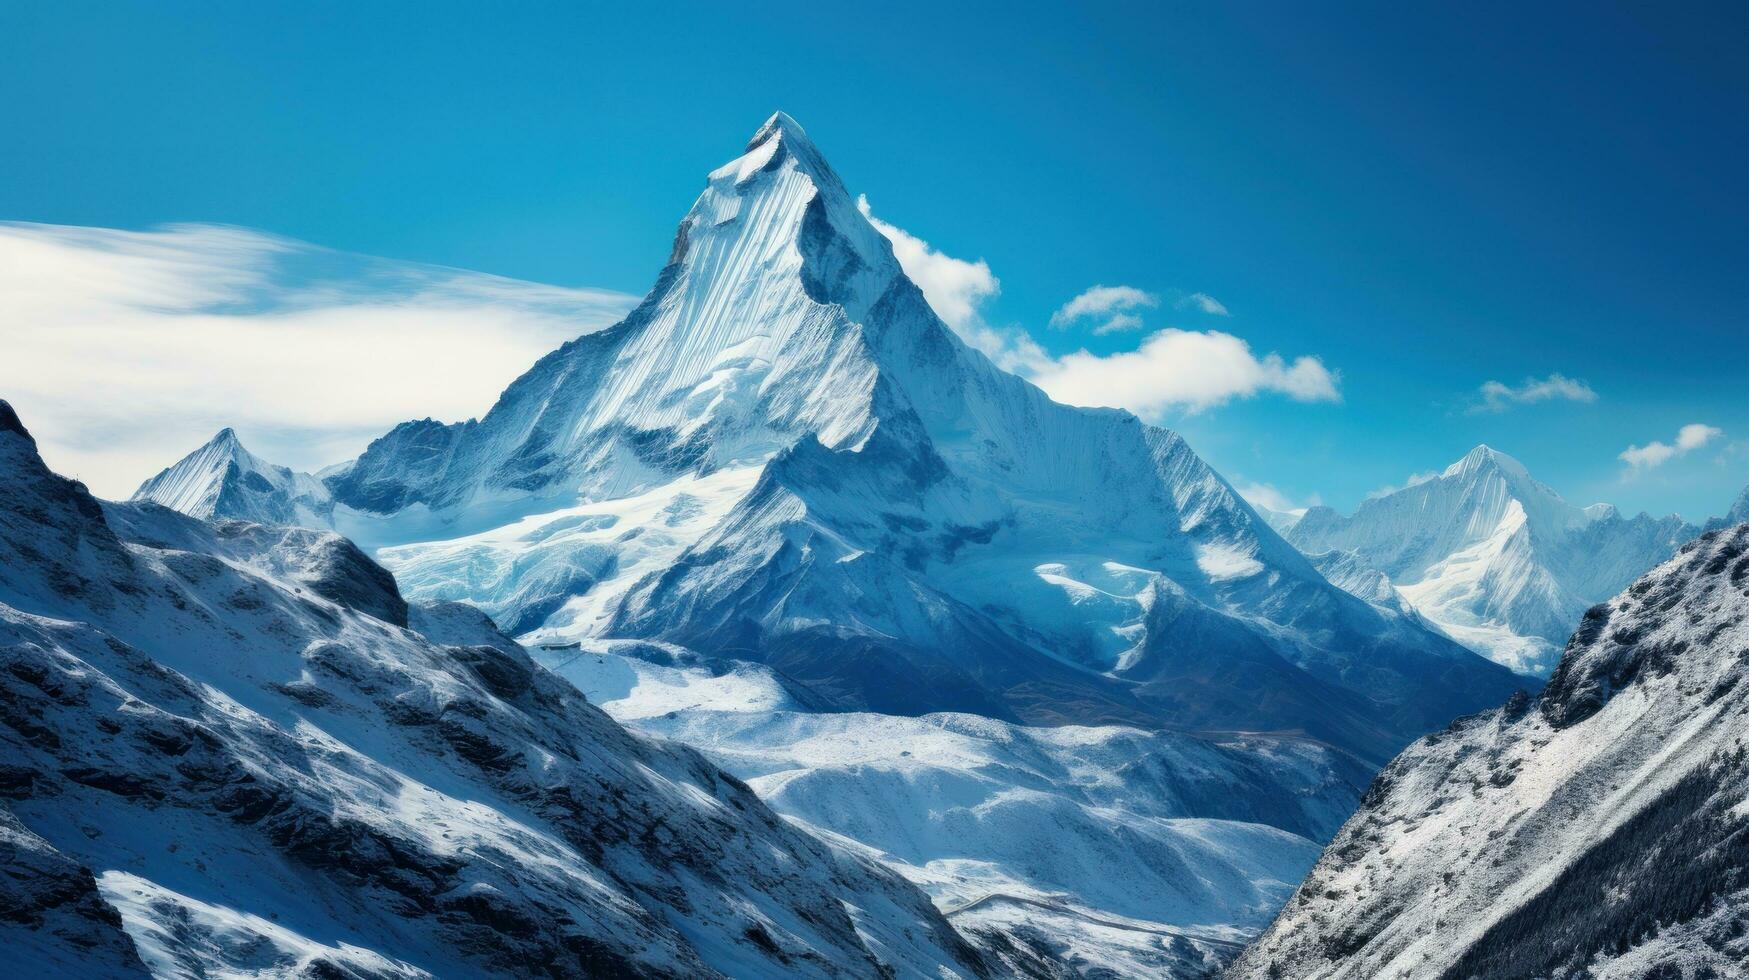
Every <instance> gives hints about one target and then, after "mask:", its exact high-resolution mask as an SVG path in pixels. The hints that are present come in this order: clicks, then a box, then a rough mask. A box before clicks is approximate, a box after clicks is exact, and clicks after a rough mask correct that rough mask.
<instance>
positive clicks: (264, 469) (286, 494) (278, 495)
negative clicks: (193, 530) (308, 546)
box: [133, 429, 334, 528]
mask: <svg viewBox="0 0 1749 980" xmlns="http://www.w3.org/2000/svg"><path fill="white" fill-rule="evenodd" d="M133 499H135V500H142V501H151V502H152V503H155V504H161V505H163V506H165V507H168V508H170V509H171V510H174V511H179V512H181V513H184V514H187V515H189V516H190V517H198V518H200V519H201V520H213V519H217V518H233V519H236V520H243V521H253V522H254V523H257V524H296V525H303V526H305V527H324V528H325V527H328V526H329V525H330V524H331V523H332V521H333V511H334V501H333V499H332V498H331V497H330V495H329V493H328V488H327V487H325V486H323V485H322V482H321V481H320V480H317V479H316V478H315V477H313V476H311V475H309V474H307V473H297V472H294V471H292V470H290V469H287V468H286V467H284V466H277V465H275V464H273V463H269V462H267V461H265V460H263V459H261V458H260V457H258V456H256V455H255V454H253V453H251V452H249V451H248V450H247V449H244V448H243V444H242V442H240V441H239V440H238V439H237V433H236V432H234V431H232V430H231V429H222V430H220V432H219V434H218V435H216V436H213V438H212V439H211V441H209V442H208V443H207V444H206V445H204V446H202V447H200V448H199V449H197V450H195V451H194V452H192V453H189V454H188V455H187V456H184V457H183V458H182V459H180V460H178V461H177V462H176V464H175V465H173V466H171V467H170V468H169V469H166V470H164V471H163V472H161V473H159V474H158V475H157V476H154V477H152V478H151V479H150V480H147V481H146V482H145V483H143V484H141V485H140V488H139V489H138V490H136V491H134V496H133Z"/></svg>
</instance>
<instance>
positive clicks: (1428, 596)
mask: <svg viewBox="0 0 1749 980" xmlns="http://www.w3.org/2000/svg"><path fill="white" fill-rule="evenodd" d="M1286 533H1287V537H1288V540H1290V541H1292V542H1293V543H1294V544H1295V545H1297V546H1298V547H1300V548H1301V549H1302V550H1304V551H1306V552H1307V553H1309V554H1318V553H1322V552H1325V551H1332V550H1334V551H1346V552H1352V553H1353V554H1354V556H1355V558H1357V559H1358V561H1359V562H1360V563H1362V564H1364V565H1370V566H1372V567H1373V568H1376V569H1378V570H1379V571H1381V572H1383V573H1384V574H1385V575H1386V576H1387V577H1388V578H1389V579H1390V581H1391V582H1392V583H1394V584H1395V585H1396V587H1397V589H1398V590H1399V591H1400V592H1401V593H1402V595H1403V597H1404V598H1406V599H1407V600H1408V601H1409V603H1410V604H1411V605H1413V606H1414V608H1415V609H1416V610H1417V611H1419V612H1420V613H1421V614H1422V615H1423V616H1425V617H1426V618H1427V619H1428V620H1430V621H1432V622H1433V623H1435V624H1437V625H1438V626H1439V627H1440V628H1441V629H1443V630H1444V631H1445V632H1446V633H1448V634H1449V635H1451V636H1452V637H1453V638H1455V639H1457V640H1458V641H1459V642H1461V643H1464V644H1465V645H1467V646H1469V647H1471V648H1472V649H1475V650H1477V651H1479V652H1481V653H1484V654H1486V655H1487V656H1488V657H1490V658H1492V659H1493V660H1495V661H1497V662H1499V663H1501V664H1504V665H1505V666H1507V667H1510V668H1512V669H1513V670H1515V671H1518V672H1520V673H1524V674H1530V675H1533V676H1539V677H1540V676H1546V675H1547V674H1548V672H1549V671H1550V670H1552V669H1553V668H1554V665H1555V660H1556V659H1557V657H1558V656H1559V654H1560V644H1561V643H1562V642H1563V641H1564V640H1565V638H1566V637H1567V635H1568V634H1569V633H1571V632H1572V630H1573V627H1574V626H1575V625H1577V624H1578V622H1579V616H1580V614H1582V613H1583V612H1584V611H1585V609H1586V608H1588V607H1589V606H1591V605H1592V604H1593V603H1596V602H1598V601H1600V600H1602V599H1604V598H1605V597H1607V596H1610V595H1613V594H1614V593H1615V592H1617V591H1619V590H1620V589H1621V588H1622V587H1624V586H1625V585H1627V584H1628V583H1629V582H1631V581H1633V580H1634V578H1635V577H1636V576H1638V575H1640V574H1641V573H1643V572H1644V571H1645V570H1646V569H1648V568H1651V567H1652V566H1653V565H1656V564H1657V563H1659V562H1660V561H1663V560H1664V559H1665V558H1667V557H1669V556H1670V554H1671V553H1672V552H1673V551H1674V550H1675V549H1676V547H1677V546H1678V545H1680V544H1682V543H1683V542H1684V541H1687V540H1688V539H1690V538H1692V537H1693V536H1694V535H1695V534H1697V533H1699V529H1698V528H1695V527H1693V526H1692V525H1689V524H1687V523H1685V522H1683V521H1682V520H1681V519H1680V518H1677V517H1675V516H1671V517H1666V518H1663V519H1657V518H1653V517H1651V516H1649V515H1646V514H1640V515H1638V516H1636V517H1632V518H1624V517H1622V516H1621V515H1620V514H1618V513H1617V512H1616V510H1615V508H1613V507H1609V506H1607V505H1598V506H1595V507H1587V508H1579V507H1575V506H1573V505H1571V504H1568V503H1567V502H1566V501H1565V500H1562V499H1561V497H1560V496H1559V495H1558V494H1556V493H1555V492H1554V491H1553V490H1551V489H1549V488H1548V487H1546V486H1544V485H1543V484H1541V483H1539V482H1537V481H1536V480H1535V479H1533V478H1532V477H1531V475H1530V473H1529V472H1528V471H1527V470H1526V469H1525V468H1524V466H1523V465H1522V464H1520V463H1519V462H1518V461H1517V460H1515V459H1513V458H1512V457H1510V456H1507V455H1506V454H1505V453H1501V452H1499V451H1497V450H1494V449H1490V448H1488V447H1487V446H1477V447H1476V448H1475V449H1474V450H1472V451H1471V452H1470V453H1469V454H1468V455H1467V456H1465V457H1464V458H1463V459H1461V460H1458V461H1457V462H1456V463H1453V464H1452V465H1451V466H1449V467H1447V468H1446V470H1445V472H1443V473H1441V474H1440V475H1439V476H1437V477H1435V478H1433V479H1431V480H1427V481H1425V482H1423V483H1418V484H1415V485H1413V486H1410V487H1407V488H1405V489H1403V490H1399V491H1397V492H1395V493H1392V494H1388V495H1386V496H1383V497H1378V498H1375V499H1372V500H1368V501H1366V502H1365V503H1363V504H1361V505H1360V508H1359V509H1358V510H1357V511H1355V513H1354V515H1353V516H1351V517H1343V516H1341V515H1339V514H1337V513H1336V512H1335V511H1334V510H1331V509H1330V508H1328V507H1314V508H1311V509H1310V510H1308V511H1307V512H1306V514H1305V515H1304V516H1303V517H1302V518H1301V519H1300V520H1299V521H1297V522H1296V523H1295V524H1294V525H1293V526H1292V527H1291V528H1290V529H1289V530H1288V531H1287V532H1286Z"/></svg>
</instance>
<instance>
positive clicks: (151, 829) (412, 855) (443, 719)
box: [0, 402, 1013, 977]
mask: <svg viewBox="0 0 1749 980" xmlns="http://www.w3.org/2000/svg"><path fill="white" fill-rule="evenodd" d="M0 746H3V747H4V754H3V756H0V759H3V762H0V798H3V800H4V803H3V804H0V840H3V841H4V843H5V850H6V854H7V855H8V857H7V859H6V860H5V862H4V863H3V865H0V937H4V939H5V949H6V952H5V954H4V960H5V962H6V964H7V971H8V975H11V976H20V977H23V976H90V977H130V976H142V977H143V976H146V975H148V974H149V975H153V976H161V977H193V976H242V975H250V976H308V977H339V976H347V977H431V976H439V977H453V976H506V977H509V976H528V975H530V973H531V972H532V973H541V974H546V975H552V976H628V977H630V976H652V977H655V976H663V977H668V976H677V975H685V976H716V975H723V974H726V975H732V976H776V975H784V976H792V975H801V976H838V977H865V976H878V975H905V976H929V977H936V976H957V977H974V976H986V975H1007V974H1008V973H1010V972H1011V970H1012V969H1013V967H1011V966H1006V965H1003V961H1002V960H1001V959H999V958H996V957H994V956H986V955H985V954H983V953H980V952H979V951H977V950H976V949H974V948H973V947H972V946H971V945H970V944H968V943H967V942H966V941H965V940H964V939H963V938H962V937H961V936H960V935H959V934H958V933H957V932H956V931H955V930H954V929H953V928H952V927H951V926H949V925H948V923H947V922H946V921H945V919H944V918H943V917H942V916H941V915H940V914H939V913H938V912H937V911H936V909H935V908H934V906H933V905H932V904H931V903H930V901H929V900H928V899H927V898H926V897H925V896H924V895H923V893H922V892H920V891H918V890H917V889H916V888H914V887H913V886H911V885H910V884H908V883H906V882H905V881H903V880H902V879H900V878H899V877H898V876H896V875H894V874H893V873H891V872H889V871H887V870H886V869H885V868H883V867H882V866H881V865H879V864H878V863H876V862H874V861H871V860H869V859H868V858H866V857H864V856H860V855H858V854H855V853H852V852H850V851H848V850H846V849H844V848H843V847H840V846H836V845H833V844H831V843H828V842H826V841H824V840H822V839H821V838H819V837H817V836H815V835H813V834H809V833H807V832H805V831H803V830H801V829H799V828H797V827H795V826H793V825H791V824H790V823H789V822H787V821H785V820H783V819H782V818H780V817H778V816H777V815H776V814H775V813H773V812H772V811H771V810H770V809H769V808H767V807H766V806H765V805H764V804H763V803H761V802H760V800H759V798H758V797H757V796H755V795H754V794H753V793H752V792H751V791H750V790H749V789H748V788H747V787H746V786H745V785H744V784H743V783H741V782H740V781H739V780H737V779H735V778H734V777H732V776H729V775H726V774H725V773H723V772H721V771H720V770H718V769H716V768H715V767H713V766H712V765H710V764H709V763H707V762H706V761H704V760H703V759H702V758H700V757H699V756H698V755H697V754H696V753H694V752H692V751H691V750H689V749H685V748H683V747H680V746H678V745H675V744H673V743H669V742H664V741H654V740H649V739H645V738H642V737H639V736H636V735H632V734H630V733H628V732H626V731H625V730H624V729H622V728H621V727H620V726H619V725H617V724H615V723H614V722H613V721H612V720H610V719H609V718H608V717H607V716H606V715H604V714H602V713H601V712H600V711H599V710H597V709H595V708H594V707H591V706H590V705H589V704H588V703H586V702H585V700H584V699H583V697H582V696H581V695H579V694H578V693H577V692H576V690H575V689H574V688H573V687H571V686H570V685H569V684H566V683H564V682H563V681H560V680H558V679H557V678H554V677H552V676H551V675H550V674H548V673H547V672H546V671H544V670H542V669H540V668H538V667H536V666H535V665H533V664H532V663H530V662H529V660H528V658H527V656H526V655H525V654H524V653H522V651H521V650H520V649H519V648H518V647H516V646H515V645H514V644H512V643H510V642H509V641H508V640H506V639H505V638H504V637H503V636H501V635H500V634H498V633H497V632H496V630H494V629H493V628H492V627H491V624H490V622H489V621H488V620H487V619H486V618H485V617H484V616H482V615H481V614H480V613H479V612H477V611H475V610H472V609H468V608H466V607H462V606H454V605H441V604H440V605H433V606H419V605H415V606H413V607H411V608H410V607H409V605H408V604H407V603H406V602H405V601H404V600H403V599H402V597H401V596H400V594H399V593H398V592H397V590H396V587H395V583H394V579H393V578H391V577H390V576H389V575H388V574H387V573H386V572H384V571H383V570H382V569H381V568H379V567H378V566H376V565H375V564H373V563H372V562H371V561H370V560H369V559H368V558H366V557H365V556H364V555H363V554H362V553H361V552H359V551H358V549H357V548H355V547H354V546H353V545H352V544H351V543H350V542H348V541H346V540H345V539H343V538H340V537H339V536H337V535H335V534H333V533H332V532H324V531H313V530H306V529H299V528H269V527H264V526H261V525H257V524H250V523H244V522H238V521H221V522H219V523H217V524H208V523H203V522H201V521H197V520H194V519H192V518H189V517H185V516H183V515H181V514H178V513H175V512H173V511H170V510H167V509H165V508H163V507H160V506H157V505H155V504H138V503H134V504H114V505H112V504H103V503H100V502H98V501H97V500H95V499H93V498H92V497H91V496H90V495H89V494H87V493H86V492H85V489H84V487H83V486H82V485H80V484H78V483H75V482H73V481H70V480H66V479H63V478H61V477H59V476H56V475H54V474H52V473H50V472H49V471H48V470H47V469H46V468H45V467H44V465H43V463H42V461H41V459H40V458H39V457H38V455H37V452H36V446H35V443H34V441H33V440H32V439H31V437H30V435H29V434H28V433H27V431H26V430H25V428H24V426H23V425H22V424H21V423H20V421H19V419H18V417H17V415H16V414H14V413H13V411H12V409H11V407H10V406H8V405H6V404H5V403H4V402H0Z"/></svg>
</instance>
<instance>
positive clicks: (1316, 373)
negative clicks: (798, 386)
mask: <svg viewBox="0 0 1749 980" xmlns="http://www.w3.org/2000/svg"><path fill="white" fill-rule="evenodd" d="M857 207H858V208H859V209H860V210H861V211H862V213H863V216H864V217H866V218H868V219H869V221H870V222H871V223H872V224H873V225H874V226H875V228H876V229H878V230H879V231H880V233H881V234H883V235H885V236H886V237H887V239H888V240H889V241H891V242H892V243H893V253H894V255H895V256H897V257H898V259H899V265H900V267H901V268H903V269H904V270H905V274H906V275H908V276H910V277H911V279H912V280H913V281H914V282H916V283H917V285H918V287H919V288H920V289H922V290H923V294H924V296H925V297H926V298H927V299H928V300H929V303H930V305H931V306H932V307H934V308H935V311H936V313H937V314H939V315H940V316H941V318H942V320H943V321H945V322H946V323H947V324H948V326H950V327H952V328H953V329H954V331H955V332H956V333H958V334H959V335H960V337H961V338H962V339H964V340H965V341H966V343H968V344H970V345H971V346H972V347H974V348H976V349H978V350H980V351H983V352H984V353H985V354H986V355H988V356H989V357H990V359H991V360H992V361H994V362H995V363H996V365H997V366H998V367H1001V368H1002V369H1004V370H1007V371H1013V372H1014V373H1016V374H1020V375H1022V376H1024V377H1027V378H1029V379H1031V380H1032V381H1033V383H1035V384H1037V385H1038V386H1039V387H1041V388H1043V389H1044V390H1045V391H1046V392H1047V393H1049V394H1050V396H1051V397H1052V398H1055V399H1057V400H1058V401H1061V402H1067V403H1069V404H1072V405H1089V406H1104V407H1113V408H1127V409H1129V410H1130V411H1132V412H1135V413H1136V414H1137V415H1140V416H1142V417H1144V418H1148V419H1156V420H1157V419H1158V418H1159V417H1160V416H1162V415H1163V414H1165V413H1166V412H1167V411H1168V410H1172V409H1178V410H1186V411H1191V412H1196V411H1201V410H1203V409H1206V408H1211V407H1213V406H1215V405H1219V404H1221V403H1223V402H1226V401H1229V400H1231V399H1234V398H1248V397H1251V396H1253V395H1257V394H1260V393H1263V392H1276V393H1280V394H1285V395H1287V396H1288V397H1290V398H1294V399H1296V400H1298V401H1308V402H1310V401H1339V400H1341V396H1340V394H1339V393H1338V392H1337V377H1336V375H1335V374H1334V373H1332V372H1330V371H1328V370H1326V369H1325V367H1324V365H1323V363H1322V362H1321V361H1319V360H1318V359H1317V358H1316V357H1299V358H1296V359H1294V360H1293V361H1292V362H1291V363H1290V362H1288V361H1286V360H1284V359H1283V358H1282V357H1281V356H1279V355H1277V354H1268V355H1265V356H1263V357H1261V358H1260V357H1258V356H1256V355H1255V354H1253V353H1252V352H1251V348H1250V346H1249V345H1248V344H1246V343H1245V341H1243V340H1241V339H1240V338H1238V337H1235V336H1233V335H1231V334H1226V333H1220V332H1217V331H1210V332H1206V333H1199V332H1194V331H1185V330H1176V329H1169V330H1161V331H1158V332H1156V333H1154V334H1152V335H1151V336H1149V337H1148V338H1146V339H1145V340H1144V341H1143V342H1142V344H1141V347H1140V349H1138V350H1134V351H1127V352H1120V353H1116V354H1109V355H1103V356H1102V355H1097V354H1092V353H1089V352H1088V351H1086V350H1081V351H1077V352H1075V353H1072V354H1068V355H1065V356H1063V357H1053V356H1052V355H1051V354H1050V353H1049V352H1048V351H1046V350H1045V349H1044V347H1043V346H1042V345H1040V344H1039V343H1038V342H1037V341H1036V340H1034V339H1033V337H1032V335H1031V334H1029V333H1027V332H1026V331H1025V330H1024V329H1021V328H1019V327H1015V326H998V325H992V324H990V323H989V322H987V321H986V319H985V317H984V314H983V306H984V304H985V303H987V302H988V301H989V300H990V299H992V298H994V297H995V296H996V295H997V294H998V293H999V292H1000V283H999V281H998V280H997V278H996V277H995V275H993V274H992V273H991V272H990V268H989V266H988V265H986V264H985V263H984V262H982V261H978V262H967V261H965V260H964V259H956V258H954V257H952V256H949V255H944V254H942V253H941V252H938V251H936V250H934V249H933V248H931V247H930V246H929V244H928V243H927V242H924V241H923V240H922V239H920V238H918V237H916V236H915V235H912V234H910V233H909V232H907V231H905V230H904V229H903V228H899V227H897V226H894V225H892V224H889V223H887V222H884V221H881V220H880V219H878V218H876V217H875V216H874V214H873V211H872V209H871V208H870V206H869V203H868V199H867V198H866V197H863V198H859V199H858V200H857ZM1210 302H1214V301H1213V300H1212V299H1211V300H1210ZM1159 303H1160V298H1159V297H1158V296H1155V295H1154V294H1152V293H1149V292H1146V291H1144V290H1141V289H1137V288H1135V287H1134V286H1103V285H1101V286H1094V287H1093V288H1091V289H1088V290H1086V291H1085V292H1083V293H1081V294H1080V295H1079V296H1076V297H1075V298H1074V299H1071V300H1070V301H1069V302H1067V303H1065V304H1063V306H1062V307H1061V308H1060V309H1058V310H1057V311H1056V313H1054V314H1053V315H1052V316H1051V323H1052V324H1053V325H1058V326H1060V325H1062V324H1065V323H1073V322H1078V321H1082V320H1094V319H1097V320H1099V321H1100V322H1099V323H1098V324H1097V325H1096V326H1095V327H1094V332H1095V333H1098V334H1108V333H1118V332H1123V331H1130V330H1139V329H1141V328H1142V321H1141V318H1140V317H1138V316H1135V315H1134V314H1133V313H1129V312H1127V311H1129V310H1134V309H1138V308H1142V307H1151V306H1157V305H1159ZM1215 305H1216V306H1219V304H1218V303H1216V304H1215ZM1221 309H1222V310H1223V311H1224V310H1225V307H1221ZM950 311H951V314H952V315H950Z"/></svg>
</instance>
